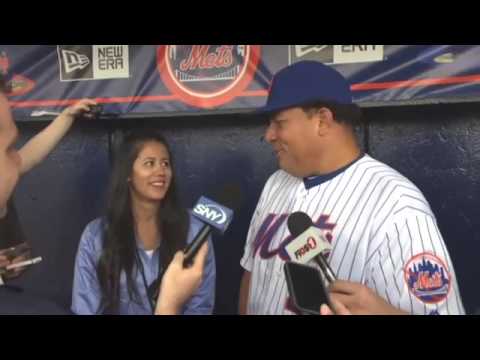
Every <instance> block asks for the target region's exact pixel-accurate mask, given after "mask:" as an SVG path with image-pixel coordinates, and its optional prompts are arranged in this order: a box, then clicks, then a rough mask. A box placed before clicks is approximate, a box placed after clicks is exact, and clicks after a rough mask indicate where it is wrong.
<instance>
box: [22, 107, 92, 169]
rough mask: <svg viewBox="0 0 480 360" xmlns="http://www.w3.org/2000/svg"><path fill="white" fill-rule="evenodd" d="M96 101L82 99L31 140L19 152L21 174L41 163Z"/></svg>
mask: <svg viewBox="0 0 480 360" xmlns="http://www.w3.org/2000/svg"><path fill="white" fill-rule="evenodd" d="M96 104H97V103H96V102H95V101H94V100H90V99H82V100H80V101H78V102H77V103H75V104H74V105H72V106H69V107H67V108H66V109H65V110H63V111H62V113H61V114H60V115H58V116H57V117H56V118H55V119H54V120H53V121H52V122H51V123H50V124H49V125H48V126H47V127H46V128H45V129H43V130H42V131H41V132H40V133H38V134H37V135H35V136H34V137H33V138H32V139H30V140H29V141H28V142H27V143H26V144H25V145H24V146H23V147H22V148H21V149H20V150H19V151H18V153H19V155H20V158H21V161H22V162H21V167H20V173H21V174H25V173H26V172H28V171H29V170H31V169H32V168H33V167H35V166H36V165H38V164H39V163H41V162H42V161H43V160H44V159H45V158H46V157H47V156H48V154H50V152H51V151H52V150H53V149H54V148H55V146H56V145H57V144H58V143H59V142H60V140H61V139H62V138H63V137H64V136H65V134H66V133H67V131H68V130H69V129H70V128H71V126H72V124H73V121H74V120H75V118H76V117H77V116H79V115H81V114H83V113H87V112H88V111H90V106H93V105H96Z"/></svg>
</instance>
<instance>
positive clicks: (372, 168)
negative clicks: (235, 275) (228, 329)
mask: <svg viewBox="0 0 480 360" xmlns="http://www.w3.org/2000/svg"><path fill="white" fill-rule="evenodd" d="M295 211H303V212H305V213H306V214H308V215H309V216H310V217H311V218H312V220H313V222H314V223H315V225H316V226H317V227H319V228H320V229H322V230H323V231H324V234H325V235H326V237H327V239H328V240H329V241H330V242H331V244H332V251H331V253H330V254H329V256H328V261H329V263H330V266H331V267H332V269H333V271H334V272H335V273H336V274H337V277H338V278H339V279H343V280H349V281H353V282H358V283H362V284H364V285H366V286H368V287H369V288H371V289H373V290H374V291H375V292H376V293H377V294H379V295H380V296H382V297H383V298H384V299H386V300H387V301H388V302H389V303H390V304H392V305H393V306H395V307H397V308H401V309H403V310H405V311H407V312H410V313H414V314H437V313H438V314H463V313H464V308H463V305H462V301H461V298H460V293H459V289H458V285H457V281H456V277H455V272H454V269H453V266H452V263H451V260H450V256H449V254H448V251H447V248H446V246H445V243H444V241H443V239H442V236H441V234H440V231H439V229H438V227H437V222H436V219H435V216H434V215H433V213H432V210H431V209H430V206H429V204H428V202H427V201H426V200H425V197H424V196H423V194H422V193H421V192H420V190H419V189H418V188H417V187H416V186H415V185H414V184H413V183H412V182H410V181H409V180H408V179H407V178H405V177H404V176H402V175H401V174H400V173H398V172H397V171H396V170H394V169H392V168H391V167H389V166H387V165H386V164H383V163H381V162H379V161H377V160H375V159H373V158H371V157H370V156H369V155H364V156H363V157H362V158H361V159H359V160H358V161H356V162H354V163H353V164H352V165H351V166H349V167H348V168H347V169H346V170H344V171H343V172H341V173H339V174H338V175H336V176H335V177H334V178H332V179H330V180H328V181H325V182H323V183H320V184H319V185H316V186H314V187H311V188H309V189H308V190H307V189H306V187H305V184H304V182H303V179H300V178H296V177H293V176H291V175H289V174H288V173H286V172H285V171H283V170H278V171H277V172H275V173H274V174H273V175H272V176H271V177H270V178H269V179H268V181H267V183H266V184H265V187H264V189H263V192H262V194H261V196H260V200H259V202H258V204H257V208H256V209H255V213H254V215H253V217H252V220H251V223H250V228H249V231H248V235H247V242H246V245H245V253H244V256H243V258H242V259H241V265H242V266H243V267H244V268H245V269H246V270H247V271H250V272H251V282H250V291H249V299H248V308H247V312H248V313H249V314H293V312H292V311H290V310H288V309H287V308H286V303H287V300H288V290H287V284H286V281H285V276H284V272H283V263H284V261H285V260H287V259H288V257H287V255H286V252H285V246H286V245H287V244H288V243H289V242H290V241H291V240H292V238H291V236H290V233H289V231H288V227H287V219H288V215H289V214H291V213H293V212H295Z"/></svg>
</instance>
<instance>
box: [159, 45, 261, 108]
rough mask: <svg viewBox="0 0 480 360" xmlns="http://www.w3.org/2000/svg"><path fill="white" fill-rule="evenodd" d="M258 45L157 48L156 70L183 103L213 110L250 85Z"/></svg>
mask: <svg viewBox="0 0 480 360" xmlns="http://www.w3.org/2000/svg"><path fill="white" fill-rule="evenodd" d="M259 60H260V45H160V46H159V47H158V49H157V68H158V71H159V72H160V76H161V78H162V80H163V82H164V83H165V85H166V86H167V88H168V89H169V90H170V92H172V93H173V94H175V95H177V96H178V97H179V98H180V99H181V100H182V101H183V102H185V103H187V104H189V105H192V106H196V107H200V108H212V107H215V106H220V105H223V104H226V103H228V102H229V101H231V100H232V99H233V98H235V97H236V96H238V95H239V94H240V93H241V92H242V91H243V90H245V89H246V88H247V86H248V85H249V84H250V82H251V81H252V79H253V77H254V75H255V71H256V69H257V65H258V62H259Z"/></svg>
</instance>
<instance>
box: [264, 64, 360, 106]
mask: <svg viewBox="0 0 480 360" xmlns="http://www.w3.org/2000/svg"><path fill="white" fill-rule="evenodd" d="M314 101H328V102H335V103H338V104H352V93H351V91H350V84H349V82H348V81H347V80H346V79H345V78H344V77H343V75H341V74H340V73H339V72H338V71H336V70H335V69H333V68H331V67H329V66H327V65H324V64H322V63H320V62H318V61H300V62H297V63H295V64H292V65H290V66H287V67H285V68H283V69H282V70H280V71H279V72H277V73H276V74H275V76H274V77H273V80H272V83H271V85H270V89H269V91H268V99H267V103H266V104H265V106H264V107H262V108H260V109H258V110H257V112H260V113H269V112H274V111H280V110H284V109H288V108H291V107H296V106H302V105H305V104H308V103H311V102H314Z"/></svg>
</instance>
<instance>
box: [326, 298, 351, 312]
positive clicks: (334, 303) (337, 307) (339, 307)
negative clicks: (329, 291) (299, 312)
mask: <svg viewBox="0 0 480 360" xmlns="http://www.w3.org/2000/svg"><path fill="white" fill-rule="evenodd" d="M330 302H331V304H330V305H331V307H329V306H328V305H327V304H322V306H320V315H352V313H351V312H350V310H348V309H347V307H346V306H345V305H343V304H342V303H341V302H340V301H338V300H337V299H335V298H333V297H330Z"/></svg>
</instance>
